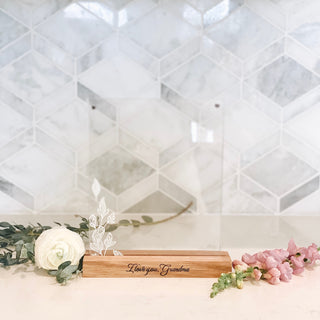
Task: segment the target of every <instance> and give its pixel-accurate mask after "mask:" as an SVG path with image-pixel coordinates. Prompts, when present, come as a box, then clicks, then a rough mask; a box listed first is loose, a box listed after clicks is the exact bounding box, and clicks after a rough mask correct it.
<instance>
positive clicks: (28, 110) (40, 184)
mask: <svg viewBox="0 0 320 320" xmlns="http://www.w3.org/2000/svg"><path fill="white" fill-rule="evenodd" d="M319 17H320V2H319V1H318V0H307V1H306V0H303V1H302V0H295V1H292V0H247V1H246V0H209V1H207V0H171V1H169V0H167V1H165V0H88V1H84V0H76V1H71V0H1V1H0V115H1V116H0V214H21V213H22V214H30V213H41V214H43V215H44V214H46V215H48V214H52V213H59V214H74V213H84V212H89V211H91V210H93V208H94V207H95V202H94V199H93V198H92V197H91V191H90V185H91V181H92V179H93V177H97V178H98V179H99V180H100V182H101V184H102V186H103V191H102V192H103V195H104V196H105V198H106V201H107V203H108V205H109V206H110V207H111V208H112V209H114V210H116V211H118V212H122V213H124V214H129V213H132V214H133V213H139V212H143V213H150V214H158V213H172V212H177V211H179V210H181V209H182V208H183V206H185V205H186V204H188V203H189V202H190V201H193V207H192V208H191V211H192V212H193V213H194V214H199V213H200V214H202V213H206V214H207V213H208V214H212V215H217V214H219V213H221V212H222V214H223V215H236V216H240V215H241V216H244V215H246V216H259V217H261V216H263V215H271V216H272V215H283V216H284V217H288V216H296V215H301V216H305V215H308V216H310V215H313V216H320V189H319V170H320V125H319V122H318V121H320V41H319V36H320V18H319ZM216 104H219V105H220V109H216V108H215V107H214V106H215V105H216ZM212 142H215V143H212ZM243 218H244V217H243ZM246 219H247V218H246ZM281 221H285V220H281ZM297 221H298V220H297ZM222 227H225V228H226V229H228V228H229V227H227V225H224V224H222ZM229 229H230V228H229ZM199 230H200V229H199ZM226 243H228V241H226Z"/></svg>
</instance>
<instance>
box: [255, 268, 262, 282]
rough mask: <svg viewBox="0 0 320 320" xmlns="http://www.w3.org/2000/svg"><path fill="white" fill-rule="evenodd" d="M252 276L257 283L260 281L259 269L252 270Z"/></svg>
mask: <svg viewBox="0 0 320 320" xmlns="http://www.w3.org/2000/svg"><path fill="white" fill-rule="evenodd" d="M253 276H254V278H255V279H256V280H257V281H258V280H260V279H261V276H262V273H261V271H260V270H259V269H254V270H253Z"/></svg>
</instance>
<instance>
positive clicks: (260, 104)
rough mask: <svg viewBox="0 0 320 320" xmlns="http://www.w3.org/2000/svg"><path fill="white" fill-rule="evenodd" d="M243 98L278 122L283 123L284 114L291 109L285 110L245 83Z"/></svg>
mask: <svg viewBox="0 0 320 320" xmlns="http://www.w3.org/2000/svg"><path fill="white" fill-rule="evenodd" d="M242 96H243V99H244V100H246V101H247V102H248V103H249V104H250V105H251V106H253V107H254V108H257V109H258V110H260V111H262V112H263V113H265V114H266V115H267V116H269V117H270V118H271V119H273V120H274V121H276V122H281V121H282V113H283V112H284V111H286V110H288V109H290V108H285V110H284V111H283V109H282V108H281V107H280V106H279V105H278V104H277V103H275V102H273V101H272V100H270V99H269V98H267V97H266V96H264V95H263V94H262V93H260V92H259V91H258V90H256V89H254V88H252V87H250V86H248V85H247V84H246V83H243V87H242Z"/></svg>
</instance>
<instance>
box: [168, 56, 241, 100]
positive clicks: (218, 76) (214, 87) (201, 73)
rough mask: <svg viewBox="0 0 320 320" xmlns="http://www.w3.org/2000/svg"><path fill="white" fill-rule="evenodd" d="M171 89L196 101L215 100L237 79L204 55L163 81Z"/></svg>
mask: <svg viewBox="0 0 320 320" xmlns="http://www.w3.org/2000/svg"><path fill="white" fill-rule="evenodd" d="M163 82H164V83H165V84H167V85H168V86H169V87H171V88H173V89H174V90H176V91H178V92H179V93H181V94H182V95H183V96H185V97H187V98H190V99H194V100H200V101H203V100H208V99H210V98H214V97H215V96H216V95H217V94H218V93H220V92H221V91H222V90H223V89H226V88H227V87H229V86H231V85H233V84H235V82H236V79H235V77H233V76H232V75H231V74H229V73H228V72H226V71H224V70H223V69H222V68H220V67H219V66H218V65H216V64H215V63H213V62H212V61H211V60H210V59H208V58H207V57H205V56H203V55H199V56H197V57H196V58H194V59H192V60H191V61H190V62H188V63H187V64H185V65H182V66H181V67H179V68H178V69H177V70H175V71H174V72H172V73H171V74H169V75H168V76H167V77H165V78H164V79H163Z"/></svg>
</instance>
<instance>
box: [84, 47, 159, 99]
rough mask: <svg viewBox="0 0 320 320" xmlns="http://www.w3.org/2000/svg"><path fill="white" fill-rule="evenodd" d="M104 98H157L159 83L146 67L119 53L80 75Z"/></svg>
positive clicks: (86, 83) (86, 84) (85, 83)
mask: <svg viewBox="0 0 320 320" xmlns="http://www.w3.org/2000/svg"><path fill="white" fill-rule="evenodd" d="M79 79H80V82H81V83H83V84H84V85H85V86H86V87H88V88H89V89H91V90H92V91H94V92H96V93H97V94H98V95H99V96H101V97H102V98H106V99H108V98H157V97H158V96H159V88H160V87H159V84H158V82H157V80H156V79H155V78H154V77H153V76H152V74H150V73H149V72H148V71H147V70H146V69H145V68H143V67H142V66H140V65H138V64H136V63H135V62H134V61H132V60H130V59H128V58H127V57H126V56H125V55H123V54H121V53H119V54H117V55H115V56H112V57H110V58H108V59H105V60H103V61H101V62H100V63H98V64H96V65H95V66H94V67H92V68H91V69H89V70H87V71H86V72H84V73H83V74H81V75H80V77H79Z"/></svg>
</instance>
